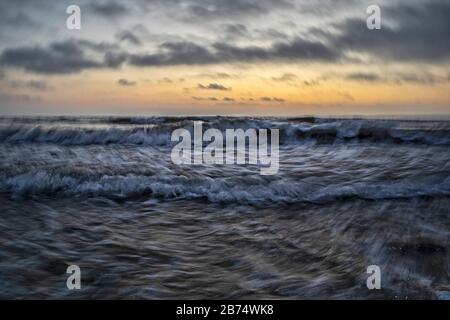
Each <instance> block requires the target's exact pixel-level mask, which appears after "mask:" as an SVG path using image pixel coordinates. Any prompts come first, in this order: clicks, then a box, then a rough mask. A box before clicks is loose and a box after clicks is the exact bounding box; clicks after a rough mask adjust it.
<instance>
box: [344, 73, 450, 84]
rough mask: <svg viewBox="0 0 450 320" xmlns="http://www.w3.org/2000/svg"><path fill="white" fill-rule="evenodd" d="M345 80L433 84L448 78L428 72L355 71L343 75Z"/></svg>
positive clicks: (445, 80)
mask: <svg viewBox="0 0 450 320" xmlns="http://www.w3.org/2000/svg"><path fill="white" fill-rule="evenodd" d="M344 78H345V79H347V80H352V81H361V82H373V83H388V84H389V83H391V84H392V83H394V84H402V83H412V84H422V85H433V84H436V83H446V82H448V81H449V80H448V78H447V77H445V76H440V75H434V74H431V73H428V72H422V73H412V72H394V73H391V74H384V75H380V74H377V73H370V72H368V73H365V72H355V73H349V74H347V75H345V76H344Z"/></svg>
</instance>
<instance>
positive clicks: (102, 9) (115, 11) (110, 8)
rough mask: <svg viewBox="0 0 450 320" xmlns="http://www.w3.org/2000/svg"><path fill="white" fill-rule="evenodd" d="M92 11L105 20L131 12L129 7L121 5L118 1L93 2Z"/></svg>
mask: <svg viewBox="0 0 450 320" xmlns="http://www.w3.org/2000/svg"><path fill="white" fill-rule="evenodd" d="M90 9H91V10H92V11H93V12H95V13H96V14H97V15H99V16H103V17H105V18H117V17H121V16H124V15H126V14H127V13H128V12H129V9H128V7H127V6H125V5H122V4H120V3H119V2H116V1H107V2H101V3H98V2H93V3H92V4H91V5H90Z"/></svg>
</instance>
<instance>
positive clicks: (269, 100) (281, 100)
mask: <svg viewBox="0 0 450 320" xmlns="http://www.w3.org/2000/svg"><path fill="white" fill-rule="evenodd" d="M259 100H260V101H263V102H285V101H286V100H284V99H281V98H276V97H273V98H271V97H261V98H260V99H259Z"/></svg>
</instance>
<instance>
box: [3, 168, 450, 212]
mask: <svg viewBox="0 0 450 320" xmlns="http://www.w3.org/2000/svg"><path fill="white" fill-rule="evenodd" d="M0 192H3V193H9V194H12V195H14V196H32V195H51V196H52V197H55V196H83V197H97V196H101V197H106V198H112V199H130V198H141V197H148V198H153V199H162V200H181V199H203V200H207V201H209V202H213V203H215V202H225V203H228V202H236V203H241V204H242V203H248V204H264V203H268V202H270V203H298V202H308V203H329V202H333V201H339V200H345V199H348V198H360V199H367V200H376V199H396V198H413V197H432V196H433V197H436V196H449V195H450V177H447V178H446V179H444V180H440V181H408V180H402V181H397V182H392V181H389V182H388V181H386V182H379V183H370V184H367V183H363V182H356V183H353V184H351V185H346V184H334V185H333V184H328V185H325V186H323V185H322V186H315V185H314V184H310V183H307V182H302V181H292V180H288V181H286V180H284V179H279V180H267V179H266V178H264V177H261V176H257V175H256V176H252V177H231V178H215V179H213V178H210V177H207V176H201V177H194V178H190V177H186V176H170V177H166V178H164V177H159V176H139V175H133V174H128V175H124V176H107V175H104V176H101V177H92V178H86V177H77V176H71V175H61V174H51V173H48V172H45V171H38V172H34V173H25V174H20V175H16V176H13V177H9V178H5V179H2V182H1V184H0Z"/></svg>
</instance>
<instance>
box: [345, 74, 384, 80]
mask: <svg viewBox="0 0 450 320" xmlns="http://www.w3.org/2000/svg"><path fill="white" fill-rule="evenodd" d="M345 78H346V79H348V80H356V81H367V82H377V81H380V80H382V78H381V77H380V76H379V75H377V74H375V73H363V72H355V73H350V74H348V75H346V76H345Z"/></svg>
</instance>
